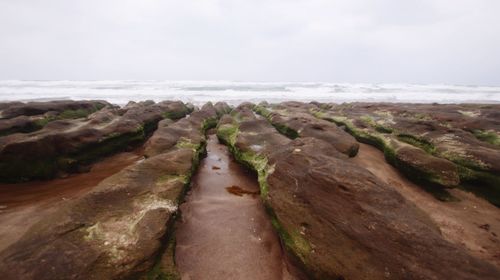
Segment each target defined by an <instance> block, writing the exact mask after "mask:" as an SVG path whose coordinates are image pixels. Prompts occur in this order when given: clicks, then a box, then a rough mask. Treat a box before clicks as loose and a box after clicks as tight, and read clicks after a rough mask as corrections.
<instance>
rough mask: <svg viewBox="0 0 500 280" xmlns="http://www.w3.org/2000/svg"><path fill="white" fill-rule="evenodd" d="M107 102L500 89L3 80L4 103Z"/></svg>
mask: <svg viewBox="0 0 500 280" xmlns="http://www.w3.org/2000/svg"><path fill="white" fill-rule="evenodd" d="M54 99H75V100H77V99H102V100H107V101H109V102H111V103H114V104H118V105H124V104H126V103H127V102H128V101H130V100H133V101H142V100H154V101H161V100H182V101H185V102H191V103H193V104H195V105H200V104H203V103H205V102H207V101H213V102H216V101H226V102H228V103H230V104H232V105H236V104H239V103H241V102H243V101H251V102H255V103H258V102H260V101H264V100H265V101H268V102H281V101H288V100H296V101H304V102H309V101H319V102H336V103H341V102H354V101H370V102H415V103H433V102H437V103H468V102H475V103H500V87H487V86H456V85H414V84H348V83H286V82H285V83H278V82H276V83H267V82H266V83H263V82H232V81H0V101H16V100H18V101H30V100H54Z"/></svg>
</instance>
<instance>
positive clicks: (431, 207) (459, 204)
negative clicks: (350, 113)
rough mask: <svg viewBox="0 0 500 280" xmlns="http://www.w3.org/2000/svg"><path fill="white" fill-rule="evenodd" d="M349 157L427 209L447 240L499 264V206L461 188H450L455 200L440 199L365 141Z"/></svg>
mask: <svg viewBox="0 0 500 280" xmlns="http://www.w3.org/2000/svg"><path fill="white" fill-rule="evenodd" d="M351 160H352V161H353V162H355V163H357V164H359V165H361V166H363V167H365V168H366V169H368V170H370V171H371V172H372V173H373V174H375V175H376V176H377V177H378V178H380V179H382V180H383V181H384V182H386V183H388V184H389V185H390V186H392V187H394V188H395V189H396V190H397V191H398V192H399V193H401V194H402V195H403V196H404V197H405V198H407V199H408V200H409V201H411V202H413V203H414V204H416V205H417V206H418V207H419V208H420V209H422V210H423V211H424V212H426V213H427V214H428V215H429V216H430V217H431V219H432V220H433V221H434V222H435V223H436V224H437V225H438V226H439V228H440V230H441V233H442V235H443V237H444V238H445V239H446V240H448V241H449V242H451V243H455V244H458V245H461V246H464V247H465V248H466V249H467V250H469V252H470V253H471V254H472V255H474V256H476V257H479V258H481V259H484V260H486V261H488V262H490V263H492V264H494V265H496V266H498V267H500V238H499V236H500V209H499V208H497V207H495V206H494V205H492V204H490V203H489V202H488V201H486V200H484V199H482V198H479V197H477V196H475V195H474V194H472V193H469V192H466V191H463V190H460V189H450V190H449V192H450V193H451V195H452V196H454V197H455V198H458V201H450V202H443V201H439V200H437V199H436V198H435V197H433V196H432V195H431V194H429V193H428V192H426V191H424V190H423V189H422V188H420V187H419V186H417V185H415V184H413V183H412V182H410V181H408V180H407V179H406V178H405V177H403V176H402V175H401V174H400V173H399V172H398V171H397V170H396V169H395V168H394V167H392V166H391V165H389V164H388V163H387V162H386V161H385V159H384V155H383V153H382V152H380V151H379V150H377V149H376V148H374V147H372V146H369V145H366V144H361V143H360V149H359V153H358V155H357V156H356V157H354V158H352V159H351Z"/></svg>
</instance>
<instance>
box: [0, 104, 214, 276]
mask: <svg viewBox="0 0 500 280" xmlns="http://www.w3.org/2000/svg"><path fill="white" fill-rule="evenodd" d="M141 107H142V106H138V107H137V108H141ZM132 108H136V107H132ZM130 114H132V113H130ZM134 115H135V114H134ZM140 115H144V114H140ZM214 116H216V113H215V110H214V109H213V107H212V106H207V107H204V109H202V110H201V111H198V112H195V113H193V114H192V115H191V117H190V118H189V122H187V123H186V122H182V120H181V121H178V122H175V123H171V126H180V125H183V126H188V127H184V129H186V130H189V131H190V134H189V135H186V134H182V133H181V134H182V135H181V134H179V135H177V139H178V142H177V143H176V144H174V145H172V146H170V147H166V148H164V149H159V148H158V147H155V145H156V144H155V143H151V142H149V143H148V146H149V147H150V148H151V149H152V150H154V151H156V153H155V154H154V155H151V156H150V157H149V158H147V159H146V160H144V161H141V162H139V163H137V164H135V165H132V166H130V167H128V168H126V169H124V170H122V171H121V172H119V173H117V174H115V175H113V176H111V177H109V178H107V179H105V180H104V181H102V182H101V183H100V184H99V185H98V186H96V187H95V188H94V189H93V190H92V191H91V192H90V193H88V194H86V195H85V196H83V197H82V198H79V199H76V200H73V201H68V202H67V203H66V204H65V205H64V206H63V208H62V209H60V211H57V212H56V213H54V214H51V215H49V216H47V217H44V218H43V219H42V220H41V221H40V222H38V223H37V224H35V225H34V226H33V227H31V228H30V229H29V230H28V231H27V233H26V234H25V235H24V236H23V237H21V239H20V240H19V241H18V242H16V243H14V244H13V245H11V246H10V247H8V248H7V249H5V250H4V251H2V252H0V273H1V274H2V277H4V278H5V279H130V278H137V277H139V276H141V275H144V273H146V272H147V271H149V270H150V269H151V268H152V267H153V265H154V264H155V262H156V260H157V258H156V257H157V256H158V254H159V253H160V249H161V248H162V242H164V241H165V240H166V239H168V237H169V236H167V233H168V234H171V227H172V225H173V221H174V219H175V215H176V212H177V207H178V204H179V202H180V199H181V197H182V196H183V194H184V192H185V188H186V187H187V186H188V184H189V180H190V178H191V175H192V173H193V170H194V169H195V168H196V165H197V163H198V160H199V157H200V156H201V154H202V153H203V152H204V142H205V140H204V129H205V128H206V125H207V123H208V122H210V120H209V119H210V118H213V117H214ZM135 117H139V116H138V115H135ZM183 120H187V119H183ZM215 121H216V120H213V121H211V122H212V123H214V122H215ZM165 122H166V121H165ZM170 122H172V121H170ZM167 127H168V126H167ZM162 128H165V127H162ZM162 128H160V130H159V131H157V132H155V134H156V133H158V134H163V133H164V131H162V130H161V129H162ZM153 137H154V136H153ZM186 143H188V144H186Z"/></svg>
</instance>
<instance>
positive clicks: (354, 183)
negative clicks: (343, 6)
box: [0, 101, 500, 279]
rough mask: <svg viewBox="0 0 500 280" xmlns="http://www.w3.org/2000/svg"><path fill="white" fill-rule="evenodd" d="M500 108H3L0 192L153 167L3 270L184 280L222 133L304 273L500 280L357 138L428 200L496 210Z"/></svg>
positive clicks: (35, 275) (112, 189)
mask: <svg viewBox="0 0 500 280" xmlns="http://www.w3.org/2000/svg"><path fill="white" fill-rule="evenodd" d="M498 112H500V106H498V105H423V104H421V105H418V104H368V103H354V104H341V105H336V104H319V103H310V104H305V103H299V102H284V103H281V104H267V103H262V104H259V105H255V104H251V103H244V104H241V105H240V106H238V107H237V108H235V109H232V108H230V107H229V106H228V105H227V104H225V103H217V104H215V105H213V104H211V103H207V104H206V105H204V106H203V107H202V108H200V109H198V108H194V106H192V105H190V104H184V103H182V102H178V101H163V102H159V103H155V102H152V101H146V102H140V103H133V102H132V103H129V104H128V105H127V106H126V107H124V108H119V107H116V106H114V105H111V104H109V103H107V102H105V101H61V102H59V101H58V102H34V103H20V102H16V103H1V104H0V116H1V119H0V133H1V134H0V180H2V181H6V182H19V181H26V180H34V179H50V178H54V177H55V176H62V175H64V176H65V175H66V174H68V173H72V172H84V171H85V170H86V167H87V166H88V165H90V164H92V163H93V162H94V161H96V160H99V159H100V158H102V157H105V156H107V155H110V154H112V153H115V152H119V151H122V150H126V149H129V148H130V147H138V146H140V145H143V150H144V157H145V158H144V160H142V161H140V162H138V163H136V164H133V165H131V166H128V167H127V168H125V169H123V170H122V171H120V172H118V173H116V174H114V175H112V176H110V177H108V178H107V179H105V180H103V181H101V182H100V183H99V184H98V185H97V186H95V187H94V188H93V189H92V190H91V191H90V192H88V193H86V194H85V195H83V196H81V197H79V198H76V199H73V200H68V201H66V202H64V203H61V205H57V206H56V207H58V208H57V211H54V212H51V213H50V214H47V215H46V216H44V217H42V218H41V219H40V221H39V222H37V223H36V224H35V225H34V226H32V227H30V229H29V230H28V231H27V232H26V233H25V234H24V235H23V236H22V237H20V238H19V239H18V240H17V241H16V242H15V243H13V244H11V245H10V246H8V247H7V248H6V249H5V250H2V251H0V274H1V275H2V278H4V279H130V278H132V279H136V278H143V279H148V278H150V279H161V277H164V278H165V277H167V279H169V277H170V278H172V279H176V278H177V277H178V276H179V275H178V274H177V273H176V268H175V261H174V259H173V255H174V251H175V242H173V238H172V237H173V236H174V234H175V233H174V228H175V227H174V226H173V223H174V221H175V218H176V216H177V215H178V206H179V203H181V202H182V198H183V195H184V194H185V192H186V190H187V188H188V187H189V182H190V179H191V176H192V175H193V173H194V172H195V170H196V167H197V164H198V162H199V160H200V157H202V156H203V154H204V150H205V131H206V130H207V129H209V128H213V127H216V126H217V128H216V132H217V136H218V138H219V139H220V141H221V142H223V143H224V144H226V145H227V146H228V147H229V149H230V150H231V152H232V154H233V155H234V157H235V159H237V160H238V161H239V162H241V163H242V164H244V165H246V166H247V167H248V168H250V169H252V170H254V171H255V172H256V174H257V176H258V180H259V184H260V188H261V190H260V194H261V199H262V200H263V201H264V203H265V205H266V208H267V211H268V214H269V218H270V219H271V220H272V223H273V226H274V227H275V229H276V231H277V232H278V233H279V235H280V239H281V242H282V245H283V248H284V250H286V252H287V254H288V257H289V258H290V261H291V262H292V263H294V264H296V265H297V266H298V267H300V268H301V269H302V270H303V272H304V273H305V275H307V277H309V278H311V279H498V275H500V269H499V265H498V264H499V263H500V262H495V261H491V260H487V259H483V258H481V257H478V256H477V255H474V254H471V252H470V251H468V248H467V247H466V246H465V245H463V244H459V243H452V242H450V241H449V240H447V239H445V238H444V237H443V234H442V232H441V228H440V226H439V225H438V224H436V222H435V220H433V219H432V218H431V217H430V216H429V215H428V212H426V211H423V209H422V206H421V205H416V204H413V203H412V202H410V200H409V199H408V198H407V197H405V196H404V195H402V194H401V193H400V192H398V191H397V190H396V188H397V186H393V185H390V183H387V182H385V181H383V180H381V179H380V178H378V177H377V176H376V175H374V174H373V173H371V172H370V171H368V170H367V169H365V168H364V167H363V166H362V165H360V164H357V163H356V162H355V161H353V159H356V156H357V154H358V151H359V149H360V144H359V143H358V141H360V142H364V143H368V144H370V145H373V146H375V147H377V148H378V149H380V150H382V151H383V152H384V154H385V158H386V160H387V162H388V163H390V164H391V165H393V166H394V167H396V168H397V169H398V170H399V171H400V172H401V173H402V174H404V175H405V176H406V177H407V178H409V179H411V180H413V181H415V182H417V183H418V184H419V185H420V186H421V187H422V188H424V189H425V190H426V191H429V190H431V191H432V190H438V192H439V193H442V192H445V193H446V189H447V188H453V187H458V188H463V189H466V190H472V191H474V192H475V193H477V194H480V195H482V196H483V197H485V198H486V199H488V200H489V201H491V202H492V203H495V204H496V205H500V201H499V195H500V189H499V187H500V184H499V182H500V181H499V178H500V174H499V173H500V166H499V163H500V147H499V143H498V141H499V140H498V139H499V138H498V137H499V135H500V115H499V113H498ZM149 136H150V137H149ZM12 187H13V188H15V187H16V185H15V184H12ZM438 198H439V199H443V200H447V197H446V196H445V197H443V196H438ZM474 199H477V198H474ZM448 200H450V201H453V200H452V199H448ZM438 203H441V204H446V203H453V202H446V201H438ZM463 211H468V210H465V209H464V210H463ZM489 211H491V212H493V213H500V212H498V209H497V208H495V209H494V210H489ZM495 211H496V212H495ZM0 215H1V212H0ZM471 215H474V213H472V214H471ZM494 223H495V224H493V223H492V224H484V225H477V226H479V227H482V229H481V230H483V228H484V230H485V231H487V232H488V234H490V232H491V235H490V236H489V237H488V238H492V239H494V240H496V243H494V244H496V245H492V246H497V247H494V248H487V249H488V250H490V251H495V248H500V247H498V244H500V243H499V242H500V241H498V238H497V235H496V233H495V232H497V233H498V231H497V230H498V224H499V222H498V221H494ZM492 244H493V243H492ZM485 250H486V249H485Z"/></svg>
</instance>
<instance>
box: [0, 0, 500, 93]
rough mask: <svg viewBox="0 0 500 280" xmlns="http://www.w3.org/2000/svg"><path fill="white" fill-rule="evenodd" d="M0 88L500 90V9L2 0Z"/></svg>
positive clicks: (392, 0)
mask: <svg viewBox="0 0 500 280" xmlns="http://www.w3.org/2000/svg"><path fill="white" fill-rule="evenodd" d="M0 79H28V80H31V79H37V80H61V79H74V80H99V79H106V80H108V79H162V80H163V79H166V80H179V79H180V80H239V81H325V82H374V83H383V82H387V83H388V82H390V83H392V82H402V83H407V82H408V83H451V84H481V85H500V1H499V0H343V1H340V0H241V1H240V0H232V1H229V0H220V1H216V0H198V1H195V0H177V1H168V0H73V1H68V0H43V1H41V0H0Z"/></svg>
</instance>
